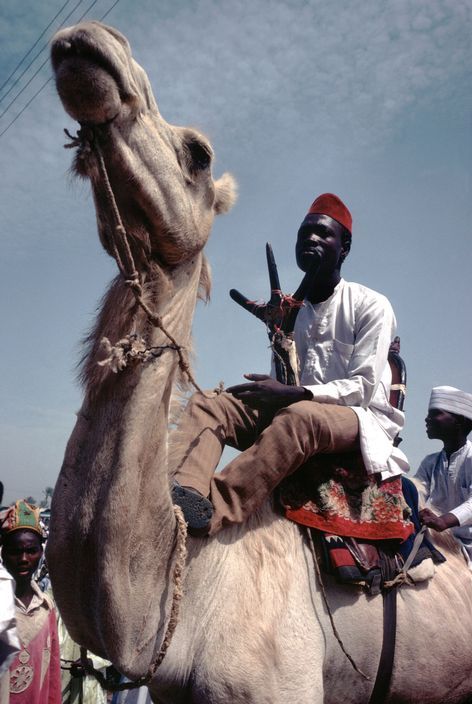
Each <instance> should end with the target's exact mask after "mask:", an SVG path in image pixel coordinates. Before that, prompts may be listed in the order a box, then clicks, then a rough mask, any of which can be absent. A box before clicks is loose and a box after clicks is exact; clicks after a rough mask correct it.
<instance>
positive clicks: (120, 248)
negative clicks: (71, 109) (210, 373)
mask: <svg viewBox="0 0 472 704" xmlns="http://www.w3.org/2000/svg"><path fill="white" fill-rule="evenodd" d="M110 122H111V121H110ZM105 124H109V123H105ZM64 132H65V134H66V136H67V137H68V138H69V139H70V140H71V142H70V143H69V144H65V145H64V146H65V147H66V148H67V149H71V148H73V147H80V148H81V149H82V150H83V151H86V152H92V153H94V154H95V157H96V159H97V165H98V170H99V174H100V177H101V178H102V181H103V185H104V188H105V196H106V201H107V205H108V208H109V211H110V213H111V219H112V222H113V227H112V230H111V232H110V233H109V240H110V244H111V248H112V253H113V257H114V259H115V261H116V264H117V266H118V269H119V271H120V273H121V275H122V276H123V278H124V281H125V284H126V285H127V286H128V287H129V288H130V289H131V291H132V292H133V294H134V297H135V299H136V303H137V304H138V305H139V306H140V308H142V310H143V311H144V312H145V313H146V316H147V319H148V320H149V322H150V323H151V325H153V326H154V327H156V328H158V329H159V330H161V332H163V333H164V335H165V336H166V337H167V339H168V340H169V341H170V343H171V344H170V345H169V346H168V347H167V349H172V350H174V351H175V352H177V355H178V358H179V367H180V369H181V371H182V373H183V374H185V375H186V376H187V378H188V380H189V382H190V384H192V386H193V387H194V388H195V389H196V390H197V391H199V392H200V393H202V394H204V392H203V391H202V389H201V388H200V386H199V385H198V384H197V382H196V381H195V378H194V376H193V374H192V371H191V369H190V364H189V362H188V360H187V358H186V355H185V348H184V347H183V346H182V345H179V343H178V342H177V340H176V339H175V338H174V336H173V335H171V333H170V332H169V331H168V330H166V328H165V327H164V323H163V321H162V318H161V317H160V315H159V314H158V313H156V312H153V311H152V310H151V309H150V308H149V306H148V305H147V303H146V302H145V301H144V294H143V286H142V282H141V277H140V275H139V272H138V271H137V268H136V264H135V261H134V257H133V253H132V251H131V247H130V243H129V237H128V234H127V232H126V229H125V227H124V225H123V220H122V217H121V214H120V211H119V209H118V205H117V203H116V198H115V194H114V193H113V189H112V187H111V183H110V178H109V176H108V170H107V167H106V164H105V160H104V158H103V152H102V149H101V147H100V142H99V140H98V138H97V134H96V132H95V130H94V127H92V126H89V125H82V126H81V129H80V130H79V131H78V132H77V135H76V136H75V137H74V136H73V135H71V134H70V133H69V132H68V130H64Z"/></svg>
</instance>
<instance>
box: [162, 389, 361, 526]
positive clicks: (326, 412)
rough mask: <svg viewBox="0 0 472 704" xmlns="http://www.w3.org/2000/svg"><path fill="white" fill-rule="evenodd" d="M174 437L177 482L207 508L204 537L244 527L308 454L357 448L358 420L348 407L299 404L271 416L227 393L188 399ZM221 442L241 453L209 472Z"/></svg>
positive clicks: (213, 464) (347, 450) (219, 452)
mask: <svg viewBox="0 0 472 704" xmlns="http://www.w3.org/2000/svg"><path fill="white" fill-rule="evenodd" d="M173 435H174V437H173V441H172V446H173V449H172V448H171V449H172V453H171V454H172V455H173V461H172V465H173V468H174V471H175V478H176V479H177V481H178V482H179V483H180V484H181V485H182V486H190V487H193V488H194V489H198V491H200V493H202V494H203V495H204V496H208V495H209V496H210V499H211V502H212V504H213V508H214V514H213V518H212V521H211V527H210V535H212V534H214V533H216V532H217V531H218V530H219V529H220V528H222V527H224V526H227V525H231V524H233V523H242V522H243V521H244V520H245V519H246V518H247V517H248V516H249V515H250V514H251V513H253V512H254V511H255V510H256V509H257V508H259V506H261V504H262V503H263V502H264V501H265V499H266V498H267V497H268V496H269V495H270V494H271V492H272V491H273V489H274V488H275V487H276V486H277V485H278V484H279V483H280V482H281V481H282V479H284V477H286V476H288V475H289V474H292V473H293V472H295V470H296V469H298V468H299V467H300V466H301V465H302V464H303V463H304V462H306V461H307V460H308V458H310V457H312V455H315V454H330V453H333V452H352V451H354V450H356V449H358V448H359V423H358V419H357V415H356V414H355V413H354V411H353V410H352V409H351V408H349V407H348V406H337V405H334V404H322V403H317V402H316V401H299V402H298V403H294V404H292V405H291V406H288V407H287V408H283V409H282V410H280V411H278V412H277V413H275V415H274V414H267V413H265V412H264V411H256V410H253V409H251V408H249V407H248V406H246V405H245V404H244V403H242V402H241V401H238V400H237V399H235V398H234V396H232V395H231V394H227V393H223V394H220V395H218V396H215V397H214V398H211V399H209V398H206V397H205V396H203V395H202V394H200V393H197V394H194V395H193V396H192V398H191V399H190V401H189V402H188V404H187V407H186V409H185V412H184V415H183V418H182V421H181V423H180V424H179V429H178V430H177V431H175V433H174V434H173ZM225 445H229V446H231V447H234V448H236V449H238V450H242V452H241V454H240V455H238V456H237V457H235V459H233V460H232V461H231V462H230V463H229V464H228V465H227V466H226V467H225V468H224V469H223V470H222V472H220V473H217V474H215V473H214V472H215V469H216V467H217V465H218V462H219V460H220V457H221V454H222V452H223V449H224V447H225Z"/></svg>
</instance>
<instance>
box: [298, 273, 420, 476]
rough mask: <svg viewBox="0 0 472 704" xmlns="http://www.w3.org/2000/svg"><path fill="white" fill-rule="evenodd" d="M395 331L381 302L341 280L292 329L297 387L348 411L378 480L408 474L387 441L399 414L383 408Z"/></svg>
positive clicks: (307, 306) (386, 403)
mask: <svg viewBox="0 0 472 704" xmlns="http://www.w3.org/2000/svg"><path fill="white" fill-rule="evenodd" d="M395 331H396V321H395V316H394V313H393V310H392V306H391V305H390V303H389V301H388V300H387V298H385V296H382V294H380V293H377V292H376V291H372V290H371V289H369V288H367V287H366V286H362V285H361V284H356V283H351V282H348V281H345V280H344V279H341V281H340V282H339V284H338V285H337V286H336V288H335V290H334V292H333V294H332V295H331V296H330V297H329V298H328V299H327V300H326V301H322V302H321V303H316V304H314V305H313V304H312V303H310V302H309V301H305V302H304V306H303V307H302V308H301V310H300V311H299V313H298V316H297V321H296V324H295V331H294V333H295V343H296V346H297V352H298V357H299V364H300V383H301V384H302V385H303V386H305V387H306V388H307V389H309V390H310V391H311V393H312V394H313V399H314V400H315V401H319V402H321V403H335V404H339V405H344V406H350V407H351V408H352V410H353V411H354V412H355V413H356V414H357V416H358V418H359V436H360V446H361V452H362V457H363V460H364V464H365V468H366V470H367V472H369V473H376V472H380V473H381V476H382V479H387V478H388V477H393V476H396V475H398V474H401V473H402V472H404V471H408V468H409V467H408V461H407V459H406V457H405V455H404V454H403V452H401V451H400V450H399V449H398V448H394V447H393V440H394V438H395V437H396V435H397V434H398V433H399V432H400V430H401V428H402V427H403V424H404V414H403V413H402V412H401V411H399V410H398V409H396V408H394V407H393V406H392V405H391V404H390V402H389V395H390V384H391V371H390V367H389V364H388V360H387V358H388V351H389V347H390V343H391V342H392V340H393V338H394V336H395Z"/></svg>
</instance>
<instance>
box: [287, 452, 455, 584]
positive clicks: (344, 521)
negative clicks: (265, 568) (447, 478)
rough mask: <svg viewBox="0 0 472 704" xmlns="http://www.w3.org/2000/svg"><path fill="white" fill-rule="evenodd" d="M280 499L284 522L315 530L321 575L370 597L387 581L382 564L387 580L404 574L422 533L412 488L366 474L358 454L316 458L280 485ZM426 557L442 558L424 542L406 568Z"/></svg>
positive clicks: (406, 481) (396, 480)
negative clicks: (356, 586) (364, 591)
mask: <svg viewBox="0 0 472 704" xmlns="http://www.w3.org/2000/svg"><path fill="white" fill-rule="evenodd" d="M279 500H280V503H281V505H282V508H283V511H284V513H285V516H286V517H287V518H288V519H290V520H291V521H294V522H295V523H299V524H301V525H303V526H307V527H309V528H311V529H313V530H316V542H317V543H318V544H319V546H320V552H321V554H322V557H323V565H324V568H325V570H326V571H327V572H329V573H331V574H334V575H335V576H336V578H337V579H338V581H340V582H343V583H353V584H360V585H362V586H364V587H366V588H367V589H368V591H370V592H371V593H377V592H379V591H380V590H381V588H382V586H383V584H384V582H385V579H386V575H385V564H386V560H387V561H388V563H389V568H388V569H389V578H390V577H391V575H392V570H393V573H395V574H396V573H399V572H400V571H401V570H402V567H403V565H404V564H405V563H406V561H407V560H408V558H409V556H410V553H411V551H412V548H413V544H414V540H415V537H416V535H417V534H418V533H419V531H420V529H421V526H420V521H419V512H418V492H417V490H416V487H415V486H414V484H413V483H412V482H411V481H410V480H409V479H408V478H407V477H404V476H403V477H395V478H393V479H389V480H386V481H379V479H378V478H377V477H373V476H369V475H367V473H366V472H365V469H364V467H363V464H362V460H361V458H360V456H359V455H358V454H352V455H346V454H343V455H329V456H328V455H326V456H325V457H323V458H320V457H319V456H318V457H317V458H314V459H313V460H312V461H310V462H308V463H307V464H306V465H304V466H303V467H302V468H301V469H300V470H298V471H297V472H296V474H295V475H293V476H292V477H290V478H289V479H288V480H286V481H285V482H284V484H283V485H282V486H281V488H280V493H279ZM428 558H430V559H431V564H432V563H439V562H443V561H444V559H445V558H444V557H443V556H442V555H441V553H440V552H439V551H438V550H436V548H435V547H434V546H433V545H432V544H431V543H430V542H429V541H428V540H427V538H426V537H423V539H422V541H421V544H420V547H419V548H417V552H416V553H415V556H414V559H413V560H412V562H411V565H410V567H412V568H413V567H417V566H418V565H419V564H420V563H421V562H423V560H426V559H428ZM425 574H426V573H425ZM429 576H431V574H427V577H429ZM427 577H422V578H421V579H424V578H427Z"/></svg>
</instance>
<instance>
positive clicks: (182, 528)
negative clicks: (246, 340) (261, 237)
mask: <svg viewBox="0 0 472 704" xmlns="http://www.w3.org/2000/svg"><path fill="white" fill-rule="evenodd" d="M110 122H111V121H110ZM107 124H108V123H107ZM64 132H65V133H66V135H67V137H69V139H70V140H71V142H70V143H69V144H66V145H65V147H66V148H72V147H79V148H80V149H82V150H83V151H86V152H93V153H94V154H95V157H96V159H97V165H98V170H99V174H100V177H101V179H102V181H103V185H104V189H105V196H106V201H107V206H108V208H109V212H110V214H111V220H112V222H113V228H112V231H111V233H109V235H110V243H111V248H112V253H113V257H114V259H115V261H116V263H117V266H118V269H119V271H120V273H121V275H122V276H123V278H124V280H125V283H126V285H127V286H128V287H129V288H130V289H131V291H132V292H133V294H134V297H135V299H136V303H137V304H138V305H139V306H140V308H142V310H143V311H144V312H145V313H146V316H147V319H148V320H149V322H150V323H151V324H152V325H153V326H154V327H156V328H159V330H161V331H162V332H163V333H164V335H165V336H166V337H167V339H168V340H169V341H170V345H163V346H161V347H159V348H150V349H149V350H145V352H148V353H149V354H148V355H142V356H141V359H147V358H148V357H149V356H151V357H157V356H160V353H162V352H163V351H164V350H166V349H171V350H174V351H175V352H177V355H178V359H179V367H180V369H181V371H182V372H183V374H185V375H186V376H187V378H188V380H189V382H190V383H191V384H192V385H193V386H194V387H195V389H197V391H199V392H200V393H202V394H204V392H203V391H202V390H201V389H200V387H199V386H198V384H197V382H196V381H195V379H194V377H193V375H192V372H191V369H190V365H189V363H188V360H187V359H186V355H185V348H184V347H182V345H179V344H178V342H177V341H176V339H175V338H174V337H173V335H171V334H170V333H169V331H168V330H166V328H165V327H164V324H163V321H162V318H161V317H160V316H159V315H158V314H157V313H155V312H153V311H152V310H151V309H150V308H149V306H148V305H147V304H146V302H145V301H144V295H143V286H142V282H141V277H140V275H139V273H138V271H137V268H136V265H135V261H134V257H133V253H132V251H131V247H130V243H129V238H128V235H127V232H126V230H125V227H124V225H123V220H122V218H121V215H120V211H119V209H118V206H117V203H116V199H115V195H114V193H113V189H112V187H111V184H110V179H109V176H108V171H107V168H106V164H105V160H104V158H103V152H102V150H101V147H100V143H99V140H98V138H97V135H96V133H95V131H94V128H93V127H91V126H88V125H81V129H80V130H79V131H78V133H77V136H75V137H74V136H72V135H71V134H70V133H69V132H68V131H67V130H64ZM129 337H133V336H129ZM138 358H139V356H138ZM204 395H206V394H204ZM173 510H174V515H175V518H176V543H177V544H176V552H177V557H176V560H175V566H174V572H173V585H174V589H173V594H172V604H171V609H170V615H169V620H168V623H167V628H166V631H165V634H164V638H163V641H162V644H161V647H160V649H159V652H158V653H157V655H156V657H155V658H154V660H153V661H152V662H151V664H150V666H149V669H148V671H147V673H146V674H145V675H143V676H142V677H140V678H138V679H137V680H135V681H133V682H123V683H121V684H117V685H115V684H110V683H109V682H108V680H107V678H106V677H105V675H104V674H103V673H102V672H100V671H99V670H96V669H95V668H94V667H93V664H92V661H91V660H89V658H88V657H87V649H86V648H85V647H81V649H80V654H81V658H80V664H81V665H82V667H83V669H84V670H85V672H86V673H87V674H88V675H91V676H93V677H94V678H95V679H96V680H97V681H98V682H99V684H100V686H101V687H103V689H106V690H108V691H123V690H128V689H136V688H138V687H142V686H143V685H147V684H149V682H150V681H151V680H152V679H153V677H154V675H155V674H156V671H157V669H158V668H159V666H160V664H161V663H162V661H163V659H164V657H165V655H166V653H167V650H168V649H169V646H170V643H171V641H172V637H173V635H174V632H175V629H176V627H177V623H178V616H179V610H180V602H181V599H182V596H183V578H184V568H185V563H186V559H187V545H186V540H187V524H186V522H185V518H184V515H183V513H182V509H181V508H180V507H179V506H175V505H174V506H173Z"/></svg>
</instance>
